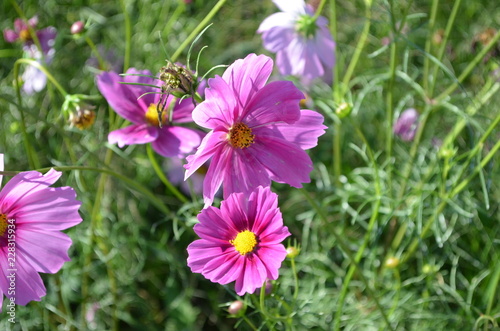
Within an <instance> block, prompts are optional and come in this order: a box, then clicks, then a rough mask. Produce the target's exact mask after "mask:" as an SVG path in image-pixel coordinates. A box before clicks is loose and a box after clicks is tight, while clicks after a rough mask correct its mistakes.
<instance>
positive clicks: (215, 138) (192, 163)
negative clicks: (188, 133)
mask: <svg viewBox="0 0 500 331" xmlns="http://www.w3.org/2000/svg"><path fill="white" fill-rule="evenodd" d="M226 136H227V132H225V131H210V132H209V133H207V135H205V137H204V138H203V139H202V141H201V144H200V146H199V147H198V150H197V151H196V153H195V154H194V155H189V156H188V157H187V158H186V160H187V162H188V163H187V164H186V165H184V168H185V169H186V175H185V176H184V180H186V179H187V178H188V177H190V176H191V175H192V174H193V173H194V172H195V171H196V170H198V168H199V167H201V166H202V165H203V164H204V163H205V162H206V161H207V160H208V159H209V158H211V157H212V156H213V155H214V153H215V152H216V151H217V150H218V149H220V148H222V147H223V145H224V144H227V142H225V139H226Z"/></svg>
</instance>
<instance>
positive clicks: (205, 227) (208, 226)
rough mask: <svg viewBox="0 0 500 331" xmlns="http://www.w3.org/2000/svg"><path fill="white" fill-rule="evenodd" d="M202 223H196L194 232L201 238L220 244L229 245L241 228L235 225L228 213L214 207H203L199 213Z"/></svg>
mask: <svg viewBox="0 0 500 331" xmlns="http://www.w3.org/2000/svg"><path fill="white" fill-rule="evenodd" d="M198 220H199V221H200V223H198V224H195V226H194V228H193V229H194V232H195V233H196V234H197V235H198V236H199V237H200V238H201V239H205V240H208V241H210V242H213V243H217V244H219V245H223V246H224V245H229V240H232V239H234V238H235V237H236V235H237V234H238V232H240V231H241V228H238V227H235V226H234V224H233V223H232V222H230V221H229V220H230V219H229V218H227V215H226V214H223V213H222V212H221V210H219V209H218V208H214V207H208V208H206V209H203V210H202V211H201V212H200V214H198Z"/></svg>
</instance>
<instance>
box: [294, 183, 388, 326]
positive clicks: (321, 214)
mask: <svg viewBox="0 0 500 331" xmlns="http://www.w3.org/2000/svg"><path fill="white" fill-rule="evenodd" d="M299 190H300V192H301V193H302V194H303V195H304V197H305V198H306V200H307V201H308V202H309V204H310V205H311V207H313V209H314V210H315V211H316V213H317V215H318V216H319V218H320V219H321V220H322V221H323V223H324V224H327V223H328V220H327V217H326V215H325V214H324V212H323V210H322V209H321V208H320V207H319V206H318V205H317V204H316V201H314V199H313V198H312V197H311V196H310V194H309V192H307V191H306V190H305V189H303V188H302V189H299ZM331 234H332V235H333V237H334V238H335V241H336V242H337V244H338V246H339V247H340V249H341V250H342V251H343V252H344V254H345V255H346V256H347V258H348V259H349V261H350V263H351V264H352V265H353V266H354V271H355V272H357V275H358V276H359V278H360V279H361V281H362V282H363V284H364V285H365V287H366V290H367V291H368V293H369V295H370V296H371V298H372V300H373V302H375V305H376V306H377V309H378V310H379V312H380V315H381V316H382V318H383V320H384V322H385V324H386V326H387V329H388V330H394V328H393V327H392V325H391V323H390V322H389V319H388V318H387V314H386V313H385V309H384V307H382V305H381V304H380V301H379V300H378V299H377V296H376V293H375V291H374V290H373V289H372V287H371V286H370V283H369V282H368V280H367V279H366V277H365V276H364V275H363V273H362V272H361V270H362V269H361V268H360V267H359V264H358V263H357V262H356V259H355V257H354V256H353V254H352V253H351V251H350V250H349V246H348V245H347V244H346V242H345V241H344V238H343V237H342V236H341V235H340V234H338V233H337V231H336V230H335V229H332V231H331Z"/></svg>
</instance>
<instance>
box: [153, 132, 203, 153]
mask: <svg viewBox="0 0 500 331" xmlns="http://www.w3.org/2000/svg"><path fill="white" fill-rule="evenodd" d="M157 131H158V136H157V138H156V140H155V141H153V143H152V146H153V148H154V150H155V151H156V152H157V153H158V154H160V155H162V156H164V157H184V156H185V155H186V154H188V153H191V152H192V151H193V150H194V149H195V148H197V147H198V146H199V145H200V142H201V139H202V137H203V132H201V131H198V130H194V129H190V128H183V127H180V126H166V127H163V129H161V130H157Z"/></svg>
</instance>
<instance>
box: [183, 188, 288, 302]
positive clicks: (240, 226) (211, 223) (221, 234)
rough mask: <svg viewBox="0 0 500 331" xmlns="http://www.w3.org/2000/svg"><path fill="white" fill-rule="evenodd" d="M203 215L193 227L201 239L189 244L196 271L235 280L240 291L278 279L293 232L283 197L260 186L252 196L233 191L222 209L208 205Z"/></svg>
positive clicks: (216, 278) (217, 280)
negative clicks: (285, 218)
mask: <svg viewBox="0 0 500 331" xmlns="http://www.w3.org/2000/svg"><path fill="white" fill-rule="evenodd" d="M198 220H199V221H200V223H199V224H196V225H195V226H194V231H195V232H196V234H198V236H200V238H201V239H199V240H195V241H194V242H193V243H191V244H190V245H189V246H188V248H187V251H188V254H189V257H188V260H187V262H188V266H189V267H190V268H191V270H192V271H193V272H197V273H201V274H202V275H203V276H205V277H206V278H207V279H209V280H211V281H212V282H215V283H219V284H223V285H224V284H228V283H230V282H233V281H236V284H235V290H236V293H238V295H243V294H244V293H253V292H254V291H255V289H256V288H258V287H262V285H263V284H264V282H265V281H266V279H267V278H268V279H272V280H274V279H277V278H278V270H279V268H280V267H281V263H282V262H283V260H284V259H285V257H286V249H285V247H284V246H283V245H282V244H281V242H282V241H283V240H284V239H285V238H286V237H288V236H289V235H290V232H288V228H287V227H286V226H283V219H282V216H281V212H280V210H279V208H278V196H277V195H276V194H275V193H272V192H271V190H270V189H269V188H268V187H267V188H263V187H258V188H257V189H256V190H255V191H253V192H252V193H250V195H249V196H247V195H244V194H242V193H233V194H231V195H230V196H229V197H228V198H227V199H226V200H224V201H222V202H221V206H220V209H219V208H215V207H208V208H207V209H203V210H202V211H201V213H200V214H199V215H198Z"/></svg>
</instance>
